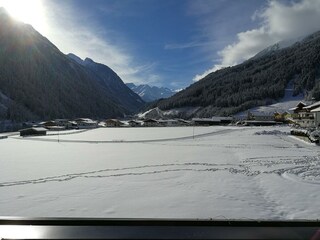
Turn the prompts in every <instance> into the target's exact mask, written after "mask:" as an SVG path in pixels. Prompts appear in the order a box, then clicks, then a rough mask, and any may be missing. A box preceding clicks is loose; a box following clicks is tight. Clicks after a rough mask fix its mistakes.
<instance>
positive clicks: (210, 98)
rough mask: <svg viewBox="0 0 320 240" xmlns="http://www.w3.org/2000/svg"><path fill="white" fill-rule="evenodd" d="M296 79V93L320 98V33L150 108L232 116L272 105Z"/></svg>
mask: <svg viewBox="0 0 320 240" xmlns="http://www.w3.org/2000/svg"><path fill="white" fill-rule="evenodd" d="M290 81H293V96H296V95H298V94H301V93H303V94H304V95H305V96H306V98H307V99H311V98H312V97H314V98H315V99H316V100H318V99H320V32H316V33H314V34H312V35H310V36H308V37H306V38H305V39H304V40H302V41H300V42H297V43H295V44H294V45H293V46H291V47H288V48H284V49H280V50H278V51H274V52H273V54H271V55H270V54H267V55H265V56H261V57H260V58H257V59H249V60H248V61H246V62H244V63H242V64H239V65H237V66H234V67H228V68H225V69H221V70H218V71H216V72H213V73H210V74H209V75H207V76H206V77H205V78H203V79H202V80H200V81H198V82H196V83H194V84H192V85H190V86H189V87H188V88H186V89H185V90H182V91H181V92H178V93H177V94H175V95H174V96H172V97H171V98H168V99H164V100H161V101H159V102H157V103H155V104H153V105H151V106H150V108H154V107H156V106H158V107H159V108H160V109H162V110H167V109H172V108H181V107H201V109H200V110H199V111H197V113H196V114H195V115H196V116H212V115H230V114H235V113H238V112H241V111H244V110H247V109H250V108H252V107H256V106H264V105H268V104H272V103H273V102H274V101H277V100H279V99H281V98H283V97H284V95H285V88H286V86H287V85H288V83H289V82H290Z"/></svg>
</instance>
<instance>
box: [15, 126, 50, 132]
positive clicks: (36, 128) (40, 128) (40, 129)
mask: <svg viewBox="0 0 320 240" xmlns="http://www.w3.org/2000/svg"><path fill="white" fill-rule="evenodd" d="M31 129H32V130H34V131H36V132H40V131H47V130H48V129H46V128H43V127H32V128H25V129H21V130H19V132H21V131H27V130H31Z"/></svg>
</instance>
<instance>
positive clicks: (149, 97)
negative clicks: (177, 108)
mask: <svg viewBox="0 0 320 240" xmlns="http://www.w3.org/2000/svg"><path fill="white" fill-rule="evenodd" d="M127 86H128V87H129V88H130V89H131V90H132V91H134V92H135V93H137V94H138V95H139V96H140V97H141V98H142V99H143V100H144V101H145V102H152V101H155V100H158V99H161V98H168V97H171V96H172V95H173V94H175V92H174V91H172V90H171V89H169V88H164V87H155V86H149V85H147V84H142V85H135V84H133V83H127Z"/></svg>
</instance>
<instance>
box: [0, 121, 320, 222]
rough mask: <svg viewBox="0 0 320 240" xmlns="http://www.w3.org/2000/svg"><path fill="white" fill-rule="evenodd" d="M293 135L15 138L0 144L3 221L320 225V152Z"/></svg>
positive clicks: (122, 133) (270, 130)
mask: <svg viewBox="0 0 320 240" xmlns="http://www.w3.org/2000/svg"><path fill="white" fill-rule="evenodd" d="M288 132H289V128H287V127H218V126H217V127H202V128H200V127H196V128H195V129H193V127H179V128H127V129H118V128H113V129H95V130H89V131H85V132H81V133H72V134H66V135H59V138H58V137H57V135H53V136H43V137H33V138H20V137H17V136H10V137H9V138H7V139H0V153H1V156H0V166H1V168H0V196H1V198H0V215H2V216H36V217H40V216H41V217H46V216H49V217H110V218H128V217H129V218H130V217H134V218H218V219H318V218H319V215H320V201H319V199H320V155H319V153H320V148H319V147H318V146H316V145H313V144H308V143H305V142H303V141H302V140H299V139H297V138H294V137H292V136H290V135H288ZM193 135H194V136H195V137H193ZM58 139H59V142H58ZM154 140H157V141H154Z"/></svg>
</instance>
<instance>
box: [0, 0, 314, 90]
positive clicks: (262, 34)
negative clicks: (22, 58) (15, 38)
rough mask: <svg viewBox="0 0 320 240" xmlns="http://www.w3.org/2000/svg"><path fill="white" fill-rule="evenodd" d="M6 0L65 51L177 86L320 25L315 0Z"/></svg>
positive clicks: (127, 74)
mask: <svg viewBox="0 0 320 240" xmlns="http://www.w3.org/2000/svg"><path fill="white" fill-rule="evenodd" d="M6 2H7V3H6ZM8 2H10V4H11V5H12V4H13V3H14V2H17V4H16V5H15V6H13V7H12V11H13V12H14V11H17V10H19V8H21V10H20V15H22V12H24V14H25V18H23V19H22V20H23V21H25V22H27V23H30V24H32V25H33V26H34V27H35V28H36V29H37V30H38V31H39V32H40V33H42V34H43V35H44V36H46V37H47V38H48V39H49V40H50V41H52V42H53V43H54V44H55V45H56V46H57V47H58V48H59V49H60V50H61V51H62V52H64V53H69V52H72V53H74V54H76V55H78V56H79V57H81V58H86V57H89V58H92V59H93V60H94V61H96V62H101V63H104V64H106V65H108V66H109V67H111V68H112V69H113V70H114V71H116V72H117V73H118V75H119V76H120V77H121V78H122V80H123V81H124V82H134V83H137V84H141V83H148V84H150V85H156V86H165V87H169V88H171V89H180V88H185V87H187V86H188V85H190V84H191V83H193V82H194V81H197V80H199V79H201V78H202V77H204V76H205V75H206V74H208V73H210V72H212V71H215V70H217V69H220V68H221V67H226V66H232V65H235V64H238V63H241V62H242V61H244V60H246V59H248V58H250V57H252V56H253V55H254V54H256V53H257V52H259V51H260V50H262V49H264V48H265V47H267V46H269V45H271V44H273V43H276V42H278V41H281V40H285V39H292V38H296V37H299V36H301V35H306V34H309V33H312V32H314V31H317V30H319V24H318V23H319V22H320V1H317V0H300V1H299V0H295V1H291V0H283V1H263V0H211V1H210V0H68V1H63V0H30V1H23V2H24V3H26V2H27V3H28V5H29V6H30V7H29V8H30V9H28V6H26V5H25V6H23V5H22V4H21V3H22V1H20V2H18V0H0V6H1V4H2V5H4V6H5V7H6V4H9V3H8ZM27 10H28V11H27ZM28 12H29V14H26V13H28ZM17 15H18V16H19V14H17ZM38 15H39V16H38Z"/></svg>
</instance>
